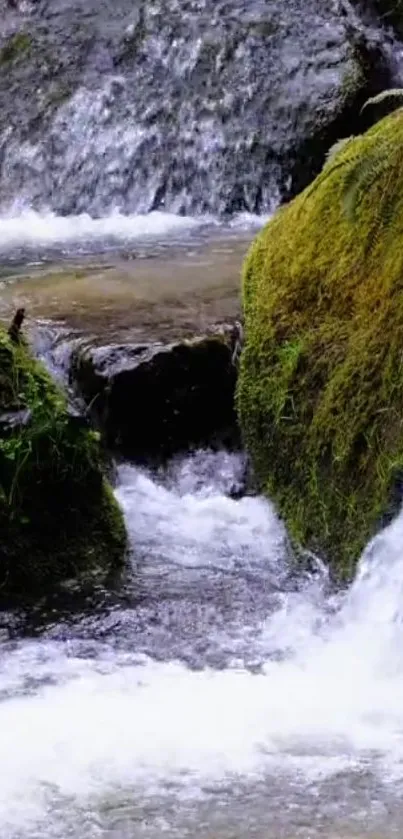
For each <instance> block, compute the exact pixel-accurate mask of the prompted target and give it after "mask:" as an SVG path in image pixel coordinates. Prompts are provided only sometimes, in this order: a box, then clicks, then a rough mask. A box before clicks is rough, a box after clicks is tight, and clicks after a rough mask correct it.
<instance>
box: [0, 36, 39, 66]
mask: <svg viewBox="0 0 403 839" xmlns="http://www.w3.org/2000/svg"><path fill="white" fill-rule="evenodd" d="M31 44H32V38H31V36H30V35H29V34H28V32H16V33H15V35H11V36H10V38H9V39H8V41H6V43H5V44H4V46H3V47H2V48H1V49H0V65H2V64H9V63H10V62H11V61H15V59H17V58H20V57H21V56H22V55H25V53H26V52H28V50H29V49H30V47H31Z"/></svg>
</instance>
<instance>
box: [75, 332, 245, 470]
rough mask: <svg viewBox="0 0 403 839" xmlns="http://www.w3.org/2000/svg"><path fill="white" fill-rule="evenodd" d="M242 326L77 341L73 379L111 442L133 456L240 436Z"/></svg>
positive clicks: (162, 453)
mask: <svg viewBox="0 0 403 839" xmlns="http://www.w3.org/2000/svg"><path fill="white" fill-rule="evenodd" d="M236 340H237V330H236V328H234V327H229V326H228V327H225V328H222V329H221V330H220V331H219V332H216V333H215V334H214V333H212V334H209V335H207V336H203V337H199V338H194V339H193V340H186V341H178V342H175V343H171V344H158V343H150V344H138V345H111V346H107V347H91V346H85V345H84V346H83V345H82V346H79V347H77V348H76V349H75V350H74V352H73V355H72V363H71V370H70V382H71V383H72V384H74V386H75V387H76V389H77V390H78V392H79V393H80V394H81V396H82V397H83V399H84V401H85V403H86V405H87V410H88V412H89V414H90V415H91V416H92V418H93V420H94V421H95V424H96V425H97V426H98V427H99V428H100V429H101V430H102V432H103V434H104V437H105V442H106V445H107V446H108V448H109V449H111V450H112V451H118V452H120V453H122V454H123V455H125V456H128V457H131V458H134V459H136V460H140V461H142V460H144V461H147V460H148V459H150V458H151V459H152V458H157V459H159V458H165V457H168V456H169V455H172V454H173V453H175V452H178V451H184V450H187V449H189V448H191V447H192V446H197V445H199V446H200V445H214V444H216V445H220V444H221V445H222V444H225V445H227V446H230V447H231V446H236V445H237V444H238V442H239V437H238V430H237V424H236V416H235V411H234V393H235V385H236V377H237V367H236V359H235V354H236V346H235V344H236Z"/></svg>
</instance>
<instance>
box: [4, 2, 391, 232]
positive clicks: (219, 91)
mask: <svg viewBox="0 0 403 839" xmlns="http://www.w3.org/2000/svg"><path fill="white" fill-rule="evenodd" d="M17 5H18V8H19V9H20V10H21V11H22V10H23V9H25V8H26V9H27V11H26V13H24V14H21V15H20V14H19V13H18V14H17V13H16V12H15V11H14V10H10V9H9V10H8V12H7V13H6V12H4V18H5V24H4V29H3V27H2V25H1V24H0V57H1V55H3V60H4V61H5V62H6V63H5V64H4V68H5V70H6V72H3V73H2V74H0V113H1V114H2V118H3V119H2V121H0V161H1V163H2V168H1V177H0V181H1V194H0V209H2V210H3V211H4V210H7V209H8V208H9V207H10V206H12V205H13V203H14V202H15V201H16V199H18V201H19V202H20V203H21V202H22V203H23V204H27V205H31V206H33V207H35V209H39V210H43V209H51V210H53V211H54V212H56V213H59V214H61V215H69V214H80V213H89V214H90V215H92V216H96V217H98V216H102V215H105V213H106V214H108V213H109V212H110V210H111V208H113V207H119V208H120V210H121V212H122V213H144V212H148V211H151V210H164V211H166V210H169V211H170V212H174V213H183V214H195V213H198V214H204V213H213V214H214V215H218V216H224V217H225V216H227V215H228V214H233V213H237V212H240V213H242V212H253V213H256V212H267V211H268V210H269V211H270V210H271V208H272V206H273V202H275V201H276V200H277V198H278V194H277V192H278V188H280V189H281V191H285V190H286V188H287V187H286V185H287V183H288V182H289V181H291V182H292V190H291V191H292V192H294V193H295V192H296V191H297V190H298V189H300V188H301V187H302V186H304V185H305V184H306V182H307V180H309V179H310V178H311V177H312V176H313V175H314V174H315V173H316V172H317V171H318V170H320V167H321V162H322V159H323V156H324V154H325V152H326V151H327V148H328V147H329V145H331V144H332V142H333V141H334V140H335V139H338V137H339V136H341V134H340V132H342V133H343V132H344V130H345V129H346V130H347V131H348V133H351V130H352V123H354V127H353V130H355V129H356V128H357V115H358V114H359V110H360V106H361V104H362V103H363V101H364V100H365V98H367V97H368V96H369V95H371V93H373V92H376V91H377V90H379V89H381V88H382V87H385V84H387V83H388V82H389V79H386V80H385V78H383V65H384V63H385V62H384V60H383V53H382V51H383V47H384V40H385V34H384V33H382V35H381V36H380V37H379V39H378V40H379V43H378V46H379V50H380V53H379V55H380V61H379V63H378V62H376V63H375V64H372V65H371V68H370V69H371V72H370V73H367V69H368V68H367V67H366V66H365V63H364V64H363V62H362V61H361V56H360V55H357V51H356V45H355V37H356V34H357V33H358V34H360V33H361V30H362V26H361V24H360V21H359V20H358V19H357V20H355V19H354V20H353V22H352V23H351V24H350V25H348V22H349V20H350V18H351V14H350V7H349V4H344V6H345V7H346V8H347V9H348V11H347V12H346V13H345V14H344V13H343V8H344V7H343V5H342V4H340V3H339V2H337V1H336V0H286V2H285V0H266V1H265V2H264V3H263V2H261V0H249V2H247V3H246V2H245V1H244V0H199V1H198V2H189V1H188V0H175V2H167V0H155V2H154V3H149V2H147V0H137V2H136V3H135V4H133V2H132V0H118V2H112V0H105V2H103V3H99V2H95V0H86V2H82V0H81V2H66V0H52V2H51V3H49V2H46V0H39V1H38V2H30V3H26V2H24V0H18V3H17ZM0 8H1V7H0ZM7 8H8V7H7ZM364 37H365V39H366V40H367V41H368V42H369V40H370V39H371V38H375V33H372V30H371V33H368V34H365V36H364ZM372 69H373V70H374V73H372Z"/></svg>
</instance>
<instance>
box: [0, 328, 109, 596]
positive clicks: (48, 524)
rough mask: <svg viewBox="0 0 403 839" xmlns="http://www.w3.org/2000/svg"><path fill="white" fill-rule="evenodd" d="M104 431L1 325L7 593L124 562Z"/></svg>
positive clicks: (0, 543) (1, 538)
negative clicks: (74, 413)
mask: <svg viewBox="0 0 403 839" xmlns="http://www.w3.org/2000/svg"><path fill="white" fill-rule="evenodd" d="M125 547H126V533H125V527H124V523H123V518H122V514H121V512H120V510H119V508H118V506H117V504H116V501H115V499H114V497H113V494H112V492H111V490H110V487H109V485H108V484H107V483H106V480H105V478H104V475H103V472H102V462H101V455H100V446H99V442H98V439H97V435H96V434H95V433H94V432H93V431H91V430H89V429H88V428H87V427H86V426H85V425H83V423H82V422H80V420H79V419H77V418H75V417H71V416H69V414H68V412H67V410H66V402H65V399H64V396H63V394H62V393H61V392H60V391H59V389H58V388H57V386H56V385H55V384H54V382H53V381H52V380H51V379H50V377H49V375H48V374H47V372H46V371H45V370H44V369H43V367H42V366H41V365H40V364H39V363H37V362H36V361H35V360H34V359H33V358H32V357H31V356H30V354H29V352H28V350H27V348H26V347H25V345H24V344H21V345H15V344H13V343H12V342H11V341H10V340H9V338H8V336H6V335H5V334H4V332H1V331H0V596H1V595H4V594H9V593H13V594H18V595H27V594H30V592H31V591H33V590H37V589H41V588H42V587H43V586H48V585H50V584H53V583H54V582H56V581H58V580H61V579H65V578H68V577H72V576H74V577H75V576H77V575H79V574H81V573H83V572H84V571H87V570H95V569H96V570H99V569H103V570H106V569H109V568H110V567H113V566H116V565H118V564H120V563H121V562H122V561H123V558H124V553H125Z"/></svg>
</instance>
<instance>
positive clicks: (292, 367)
mask: <svg viewBox="0 0 403 839" xmlns="http://www.w3.org/2000/svg"><path fill="white" fill-rule="evenodd" d="M359 187H360V188H359ZM347 198H349V199H350V200H349V201H347ZM352 198H353V199H354V200H352ZM347 205H349V206H350V212H348V211H347ZM352 209H353V211H354V212H352ZM402 245H403V111H402V110H398V111H395V112H394V113H393V114H392V115H390V116H388V117H386V118H385V119H384V120H382V121H381V122H379V123H378V124H377V125H375V126H374V127H373V128H371V130H370V131H368V132H367V133H366V134H364V135H362V136H359V137H357V138H354V139H352V140H350V141H349V142H348V143H347V144H346V145H345V146H344V148H343V149H342V150H340V151H339V153H338V154H336V156H335V157H334V158H333V159H332V160H331V161H329V162H328V164H327V165H326V167H325V168H324V170H323V172H322V173H321V175H320V176H319V177H318V178H317V179H316V181H314V183H313V184H312V185H311V186H310V187H308V189H307V190H305V192H304V193H302V194H301V195H299V196H298V197H297V198H296V199H294V200H293V201H292V202H291V203H290V204H288V205H287V206H285V207H283V208H281V209H280V210H279V211H278V212H277V214H276V215H275V216H274V218H273V219H272V220H271V221H270V222H269V224H268V225H267V226H266V227H265V228H264V229H263V230H262V232H261V233H260V234H259V236H258V237H257V239H256V240H255V242H254V244H253V245H252V247H251V249H250V252H249V254H248V256H247V259H246V263H245V266H244V276H243V305H244V313H245V349H244V352H243V355H242V360H241V370H240V378H239V382H238V392H237V406H238V413H239V418H240V423H241V428H242V432H243V437H244V442H245V444H246V446H247V448H248V449H249V451H250V452H251V455H252V458H253V462H254V466H255V469H256V474H257V478H258V480H259V482H260V485H261V487H262V488H263V490H264V491H265V493H266V494H267V495H268V496H269V497H270V498H272V499H273V500H274V502H275V503H276V504H277V506H278V509H279V512H280V513H281V515H282V516H283V517H284V519H285V522H286V524H287V525H288V527H289V530H290V533H291V536H292V537H293V539H294V540H295V541H296V542H297V543H298V544H300V545H302V546H305V547H307V548H309V549H312V550H314V551H315V552H320V553H321V554H322V556H325V557H327V558H328V559H329V560H330V561H331V563H332V564H333V566H334V568H335V569H337V571H338V573H339V574H340V575H342V576H349V575H350V574H351V573H352V570H353V568H354V563H355V562H356V560H357V558H358V556H359V554H360V552H361V551H362V549H363V548H364V546H365V544H366V542H367V540H368V539H369V538H370V537H371V536H372V535H373V534H374V533H375V531H376V529H377V528H378V527H379V524H380V522H382V521H385V520H386V518H387V516H388V515H389V514H390V513H391V506H390V505H391V500H392V499H393V498H395V499H396V486H397V481H400V479H401V475H402V471H401V470H402V469H403V247H402ZM395 509H396V508H395Z"/></svg>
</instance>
